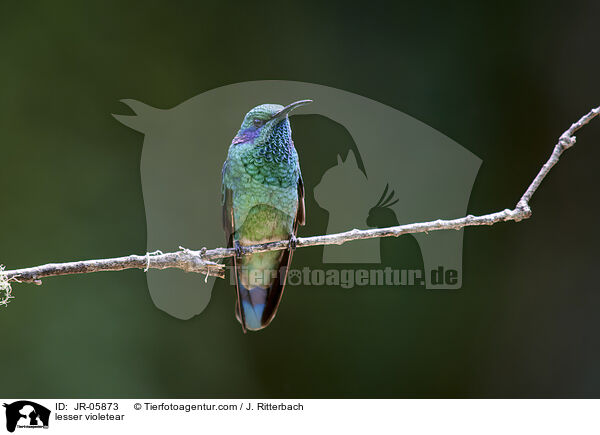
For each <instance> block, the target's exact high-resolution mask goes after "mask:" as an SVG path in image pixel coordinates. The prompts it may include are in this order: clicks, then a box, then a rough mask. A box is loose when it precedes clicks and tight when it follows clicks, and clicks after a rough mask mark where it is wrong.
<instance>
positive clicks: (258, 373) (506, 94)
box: [0, 0, 600, 398]
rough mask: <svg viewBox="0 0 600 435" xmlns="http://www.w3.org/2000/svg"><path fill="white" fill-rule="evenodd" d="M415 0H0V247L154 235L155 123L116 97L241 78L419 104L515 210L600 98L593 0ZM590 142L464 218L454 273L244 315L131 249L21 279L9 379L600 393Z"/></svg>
mask: <svg viewBox="0 0 600 435" xmlns="http://www.w3.org/2000/svg"><path fill="white" fill-rule="evenodd" d="M407 3H408V4H401V3H400V2H396V4H395V5H393V6H392V5H386V4H383V3H382V4H377V3H376V2H368V3H364V2H363V3H360V4H357V5H356V6H354V5H353V3H352V2H343V3H336V2H310V1H304V2H295V4H292V5H286V4H285V3H283V2H266V3H265V2H263V3H256V2H245V3H243V4H240V5H236V4H230V3H227V2H220V3H219V2H211V3H209V4H202V3H200V2H178V3H177V4H175V2H166V1H165V2H137V3H133V2H127V3H126V2H117V1H114V2H107V1H102V2H85V3H84V2H75V1H71V2H52V3H50V2H37V3H36V2H29V3H28V4H24V2H20V3H18V2H10V3H9V2H3V3H2V6H0V49H1V51H0V53H1V59H2V61H1V68H0V89H1V92H0V144H1V145H0V146H1V148H0V186H1V191H0V195H1V197H0V198H1V200H0V204H1V205H0V211H1V214H0V263H3V264H5V265H6V266H7V268H18V267H25V266H31V265H37V264H41V263H46V262H51V261H69V260H74V259H84V258H100V257H111V256H119V255H125V254H129V253H133V252H137V253H142V252H145V250H146V233H145V217H144V206H143V199H142V192H141V185H140V176H139V161H140V153H141V148H142V142H143V137H142V135H140V134H139V133H136V132H134V131H133V130H130V129H128V128H126V127H124V126H123V125H121V124H119V123H118V122H117V121H115V120H114V119H113V118H112V117H111V116H110V114H111V113H128V112H127V109H126V108H124V106H123V105H121V104H120V103H119V102H118V101H119V100H120V99H122V98H133V99H137V100H140V101H143V102H145V103H148V104H150V105H152V106H155V107H160V108H169V107H172V106H174V105H177V104H179V103H181V102H182V101H184V100H186V99H188V98H190V97H193V96H195V95H197V94H199V93H201V92H204V91H206V90H209V89H212V88H215V87H218V86H222V85H226V84H230V83H236V82H241V81H247V80H259V79H284V80H298V81H304V82H313V83H318V84H323V85H327V86H332V87H336V88H341V89H344V90H347V91H350V92H353V93H356V94H360V95H364V96H366V97H369V98H372V99H374V100H378V101H380V102H382V103H384V104H387V105H389V106H392V107H394V108H396V109H398V110H401V111H403V112H406V113H408V114H409V115H411V116H413V117H415V118H417V119H419V120H421V121H423V122H425V123H426V124H428V125H430V126H432V127H433V128H435V129H437V130H439V131H441V132H442V133H444V134H446V135H447V136H449V137H451V138H452V139H454V140H455V141H457V142H458V143H460V144H461V145H463V146H464V147H466V148H468V149H469V150H471V151H472V152H473V153H475V154H476V155H478V156H479V157H480V158H481V159H482V160H483V165H482V167H481V170H480V172H479V175H478V178H477V180H476V182H475V186H474V189H473V193H472V196H471V201H470V205H469V212H470V213H474V214H479V213H486V212H491V211H497V210H500V209H503V208H506V207H512V206H513V205H514V204H515V203H516V201H517V200H518V198H519V196H520V195H521V194H522V192H523V191H524V189H525V187H526V186H527V184H528V183H529V182H530V180H531V179H532V177H533V176H534V174H535V173H536V172H537V171H538V169H539V167H540V165H541V164H542V163H543V161H544V160H545V159H546V158H547V156H548V155H549V153H550V151H551V148H552V146H553V145H554V143H555V142H556V139H557V137H558V136H559V135H560V133H561V132H562V131H564V130H565V129H566V128H567V127H568V126H569V125H570V123H571V122H573V121H575V120H576V119H578V117H579V116H580V115H582V114H584V113H585V112H587V111H588V110H589V109H590V108H591V107H592V106H593V105H600V81H599V80H598V78H599V77H598V73H599V71H600V58H599V56H598V47H599V46H600V45H599V43H600V36H599V35H600V34H599V32H598V23H599V22H600V21H599V20H600V3H598V2H597V1H594V0H589V1H585V2H577V1H570V2H562V3H557V2H554V3H555V4H552V5H551V4H549V3H548V2H542V1H534V2H520V1H506V2H502V4H501V5H494V4H493V3H494V2H487V4H481V3H482V2H476V1H472V2H461V3H460V5H457V4H456V3H454V4H453V5H450V4H439V5H437V4H435V3H432V2H425V3H422V5H419V4H418V3H417V2H407ZM234 116H237V117H240V120H241V115H240V114H235V115H234ZM310 120H311V117H299V122H298V129H299V132H300V133H299V134H302V133H301V132H302V131H303V129H305V130H310ZM315 122H317V123H322V122H325V121H324V120H323V119H316V121H315ZM327 128H330V129H333V130H335V128H336V127H335V126H333V125H331V126H329V127H327ZM333 130H332V131H333ZM295 131H296V130H295ZM233 133H234V132H232V135H233ZM306 134H308V133H306ZM335 134H338V135H343V134H344V132H337V133H335ZM305 137H309V136H305ZM578 139H579V140H578V145H577V146H576V147H575V148H574V149H573V150H570V151H568V152H567V154H566V155H565V156H564V158H563V159H562V160H561V162H560V164H559V165H558V166H557V167H556V168H555V169H554V170H553V172H552V173H551V175H550V177H549V178H548V179H547V180H546V181H545V182H544V185H543V186H542V188H541V190H540V191H539V192H538V193H537V194H536V196H535V197H534V200H533V202H532V204H531V205H532V207H533V211H534V214H533V217H532V219H530V220H528V221H525V222H522V223H519V224H515V223H509V224H500V225H497V226H494V227H491V228H471V229H468V230H467V231H466V233H465V247H464V269H463V283H464V285H463V288H462V289H461V290H458V291H438V292H432V291H426V290H424V289H422V288H418V287H415V288H404V289H400V290H397V289H396V290H394V289H377V288H371V289H369V288H360V289H353V290H343V289H337V288H329V287H321V288H308V287H307V288H303V289H300V288H299V287H294V288H292V289H290V290H288V291H287V293H286V297H285V298H284V299H285V300H284V302H283V304H282V310H281V312H280V314H279V316H278V317H277V319H276V321H275V322H274V323H273V324H272V326H270V327H269V328H267V329H266V330H264V331H262V332H261V333H257V334H248V335H246V336H244V335H243V334H242V333H241V330H240V327H239V325H238V324H237V322H236V321H235V320H234V318H233V291H232V289H231V287H229V286H228V285H227V284H226V283H225V282H223V283H219V284H218V285H217V286H216V287H215V290H214V292H213V296H212V301H211V303H210V304H209V306H208V308H207V309H206V310H205V311H204V312H203V313H202V314H201V315H200V316H197V317H195V318H193V319H191V320H188V321H182V320H177V319H175V318H173V317H170V316H169V315H167V314H165V313H164V312H162V311H160V310H158V309H157V308H156V307H155V306H154V304H153V303H152V301H151V300H150V297H149V295H148V290H147V287H146V280H145V277H144V274H143V273H142V272H141V271H137V270H136V271H125V272H119V273H104V274H95V275H86V276H78V277H61V278H52V279H48V280H45V282H44V285H43V286H41V287H36V286H32V285H25V284H24V285H19V286H15V287H14V295H15V296H16V298H15V299H14V300H13V302H12V303H11V304H10V305H9V306H8V307H7V308H2V309H0V328H1V332H2V339H1V341H0V373H2V375H1V376H0V396H6V397H27V398H38V397H136V396H144V397H230V396H236V397H238V396H239V397H298V396H300V397H600V346H599V345H600V338H599V334H598V329H599V327H600V318H599V317H598V314H597V313H598V310H599V309H600V285H599V283H598V281H597V279H599V276H598V254H597V252H598V250H597V249H598V248H597V247H598V242H599V239H600V231H598V229H597V228H595V223H596V220H597V219H598V213H599V212H600V206H599V205H598V204H597V196H598V195H597V187H598V182H599V180H598V175H597V169H598V168H599V167H600V163H599V162H598V160H599V159H600V120H598V121H595V123H594V124H592V125H590V126H588V127H586V128H585V129H584V130H583V131H582V132H581V133H580V134H579V135H578ZM227 145H228V144H222V146H223V155H225V149H226V147H227ZM215 146H217V145H215ZM299 152H300V154H301V157H304V156H303V155H302V151H301V150H299ZM304 161H305V162H306V157H305V158H304ZM304 165H305V166H306V165H307V163H304ZM313 203H314V201H313ZM320 230H322V227H321V226H318V225H317V224H313V226H310V225H309V226H307V227H306V228H304V229H302V234H303V235H308V234H316V233H317V232H318V231H320ZM411 246H413V245H411ZM311 249H312V250H311ZM311 249H304V250H300V251H298V253H297V254H296V256H295V258H294V263H295V264H294V265H295V267H297V268H301V267H302V266H303V265H306V264H310V263H311V262H312V261H313V260H312V259H313V258H320V257H319V256H320V254H321V251H320V250H319V249H317V248H311ZM417 255H418V252H417Z"/></svg>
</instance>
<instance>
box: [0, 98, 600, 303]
mask: <svg viewBox="0 0 600 435" xmlns="http://www.w3.org/2000/svg"><path fill="white" fill-rule="evenodd" d="M599 114H600V107H597V108H595V109H593V110H591V111H590V112H589V113H588V114H586V115H585V116H583V117H582V118H581V119H580V120H579V121H577V122H576V123H574V124H573V125H571V127H570V128H569V129H568V130H567V131H565V132H564V133H563V134H562V135H561V136H560V138H559V140H558V143H557V144H556V145H555V146H554V149H553V151H552V154H551V155H550V158H549V159H548V161H547V162H546V163H545V164H544V165H543V166H542V168H541V169H540V171H539V172H538V174H537V175H536V177H535V178H534V179H533V181H532V182H531V184H530V185H529V187H528V188H527V190H526V191H525V193H524V194H523V196H522V197H521V199H520V200H519V202H518V203H517V205H516V206H515V208H514V209H505V210H503V211H499V212H496V213H490V214H486V215H482V216H473V215H468V216H465V217H462V218H458V219H450V220H443V219H438V220H435V221H430V222H420V223H412V224H406V225H399V226H395V227H389V228H376V229H370V230H356V229H354V230H351V231H346V232H343V233H338V234H328V235H324V236H313V237H300V238H298V241H297V245H296V246H297V247H298V248H303V247H308V246H320V245H341V244H343V243H346V242H349V241H352V240H363V239H373V238H378V237H398V236H401V235H403V234H411V233H412V234H414V233H428V232H429V231H439V230H460V229H461V228H464V227H468V226H476V225H493V224H495V223H498V222H508V221H515V222H519V221H521V220H523V219H527V218H529V217H530V216H531V208H530V207H529V202H530V200H531V197H532V196H533V194H534V193H535V191H536V190H537V189H538V188H539V186H540V184H541V182H542V181H543V179H544V178H545V177H546V175H548V173H549V172H550V170H551V169H552V167H553V166H554V165H555V164H556V163H557V162H558V159H559V158H560V156H561V155H562V153H563V152H564V151H565V150H566V149H568V148H570V147H572V146H573V145H574V144H575V136H574V134H575V132H577V131H578V130H579V129H580V128H582V127H583V126H584V125H586V124H587V123H588V122H590V121H591V120H592V119H593V118H595V117H596V116H598V115H599ZM288 246H289V242H288V241H287V240H282V241H279V242H272V243H265V244H260V245H254V246H246V247H244V254H245V255H247V254H252V253H257V252H266V251H275V250H281V249H286V248H288ZM180 249H181V250H180V251H178V252H170V253H166V254H163V253H161V252H160V251H156V252H154V253H147V254H146V255H130V256H127V257H119V258H108V259H102V260H87V261H77V262H72V263H59V264H46V265H43V266H37V267H30V268H26V269H18V270H9V271H5V272H3V271H1V270H0V290H2V289H3V287H2V285H3V284H2V283H4V286H8V289H9V290H8V292H7V293H6V294H7V295H8V297H7V299H6V301H5V303H6V302H7V301H8V299H9V298H10V297H12V296H11V295H10V284H8V283H9V281H12V280H14V281H15V282H16V280H18V282H34V283H38V284H41V279H42V278H47V277H50V276H59V275H72V274H79V273H92V272H103V271H117V270H125V269H143V270H145V271H147V270H148V269H168V268H177V269H182V270H184V271H186V272H196V273H203V274H206V275H207V277H208V276H216V277H220V278H223V277H224V275H225V272H224V265H223V264H218V263H215V262H213V261H212V260H217V259H221V258H227V257H233V256H234V255H235V250H234V249H232V248H216V249H210V250H207V249H206V248H202V249H201V250H199V251H192V250H189V249H185V248H180ZM1 304H2V300H0V305H1Z"/></svg>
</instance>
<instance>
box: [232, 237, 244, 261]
mask: <svg viewBox="0 0 600 435" xmlns="http://www.w3.org/2000/svg"><path fill="white" fill-rule="evenodd" d="M233 249H235V257H236V258H237V259H238V260H239V259H240V258H242V256H243V255H244V248H243V247H242V245H240V242H238V241H237V240H236V241H235V243H234V245H233Z"/></svg>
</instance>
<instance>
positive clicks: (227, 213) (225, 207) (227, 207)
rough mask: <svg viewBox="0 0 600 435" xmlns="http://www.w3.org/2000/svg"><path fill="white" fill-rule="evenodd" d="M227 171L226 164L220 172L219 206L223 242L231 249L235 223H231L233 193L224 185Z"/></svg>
mask: <svg viewBox="0 0 600 435" xmlns="http://www.w3.org/2000/svg"><path fill="white" fill-rule="evenodd" d="M226 171H227V162H225V163H224V164H223V170H222V172H221V176H222V185H221V195H222V197H221V206H222V213H223V216H222V223H223V230H224V231H225V241H226V242H227V247H228V248H232V247H233V233H234V232H235V223H234V221H233V191H232V190H231V189H228V188H227V186H226V185H225V172H226Z"/></svg>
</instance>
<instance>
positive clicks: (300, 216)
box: [294, 174, 306, 234]
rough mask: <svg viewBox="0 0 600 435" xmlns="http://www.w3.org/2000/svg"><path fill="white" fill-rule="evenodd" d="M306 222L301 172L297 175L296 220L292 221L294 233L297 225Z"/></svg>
mask: <svg viewBox="0 0 600 435" xmlns="http://www.w3.org/2000/svg"><path fill="white" fill-rule="evenodd" d="M305 224H306V209H305V208H304V181H302V174H300V175H299V177H298V211H297V212H296V221H295V223H294V234H296V232H297V230H298V225H305Z"/></svg>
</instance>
